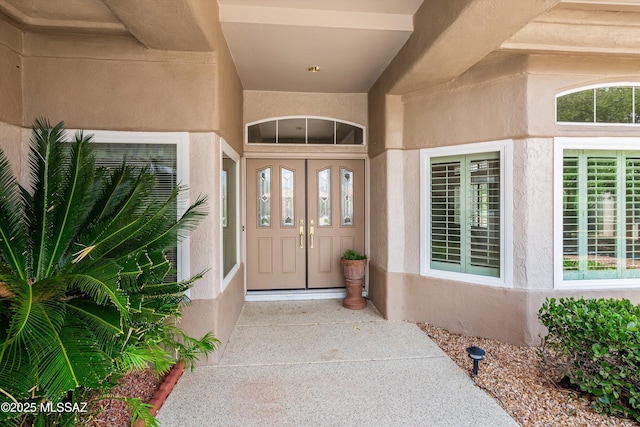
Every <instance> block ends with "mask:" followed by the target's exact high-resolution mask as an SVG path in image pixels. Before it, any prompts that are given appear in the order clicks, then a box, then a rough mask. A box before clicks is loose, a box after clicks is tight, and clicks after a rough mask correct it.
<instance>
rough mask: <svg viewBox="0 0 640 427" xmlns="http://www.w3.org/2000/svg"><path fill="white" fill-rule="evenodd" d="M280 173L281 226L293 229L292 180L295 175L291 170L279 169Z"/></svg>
mask: <svg viewBox="0 0 640 427" xmlns="http://www.w3.org/2000/svg"><path fill="white" fill-rule="evenodd" d="M280 173H281V175H282V182H281V188H280V194H281V196H280V197H281V201H282V215H281V216H282V226H283V227H293V226H294V225H295V224H294V223H293V222H294V219H295V209H294V194H295V192H294V189H295V188H294V179H295V175H294V172H293V171H292V170H289V169H286V168H281V169H280Z"/></svg>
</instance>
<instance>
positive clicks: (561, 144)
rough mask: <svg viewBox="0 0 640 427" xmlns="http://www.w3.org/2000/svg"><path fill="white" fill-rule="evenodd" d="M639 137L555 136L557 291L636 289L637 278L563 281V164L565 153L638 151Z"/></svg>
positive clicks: (554, 251)
mask: <svg viewBox="0 0 640 427" xmlns="http://www.w3.org/2000/svg"><path fill="white" fill-rule="evenodd" d="M639 147H640V138H636V137H628V138H627V137H558V138H554V147H553V161H554V164H553V175H554V177H555V179H554V183H553V187H554V188H553V193H554V197H553V253H554V257H553V258H554V259H553V271H554V274H553V276H554V287H555V288H557V289H608V290H610V289H617V288H638V287H640V278H629V279H578V280H575V279H574V280H565V279H564V267H563V250H562V248H563V242H562V233H563V225H564V224H563V219H562V213H563V208H562V202H563V200H562V193H563V179H564V178H563V163H564V151H565V150H591V151H595V150H601V151H637V152H638V153H640V149H639Z"/></svg>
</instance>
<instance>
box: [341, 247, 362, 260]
mask: <svg viewBox="0 0 640 427" xmlns="http://www.w3.org/2000/svg"><path fill="white" fill-rule="evenodd" d="M342 259H349V260H360V259H367V256H366V255H363V254H361V253H358V252H357V251H354V250H353V249H347V250H346V251H344V253H343V254H342Z"/></svg>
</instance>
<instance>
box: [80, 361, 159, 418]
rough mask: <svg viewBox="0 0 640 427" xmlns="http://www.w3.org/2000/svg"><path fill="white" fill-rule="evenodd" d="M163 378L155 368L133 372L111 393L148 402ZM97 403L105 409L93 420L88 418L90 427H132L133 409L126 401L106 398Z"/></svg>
mask: <svg viewBox="0 0 640 427" xmlns="http://www.w3.org/2000/svg"><path fill="white" fill-rule="evenodd" d="M161 383H162V379H158V378H157V377H156V372H155V370H153V369H147V370H145V371H141V372H132V373H129V374H127V375H125V376H124V377H122V379H121V380H120V383H119V385H118V386H116V387H115V388H113V389H112V390H111V394H112V395H114V396H121V397H139V398H140V399H142V401H144V402H148V401H149V400H151V398H152V397H153V395H154V393H155V392H156V390H157V389H158V387H160V384H161ZM97 405H98V406H99V407H102V408H103V410H102V411H101V412H100V413H99V414H98V416H97V418H95V419H93V420H86V425H88V426H90V427H130V426H131V410H130V409H129V408H128V407H127V405H126V403H124V402H122V401H120V400H113V399H104V400H100V401H99V402H98V403H97Z"/></svg>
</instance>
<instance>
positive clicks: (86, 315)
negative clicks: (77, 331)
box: [67, 298, 124, 357]
mask: <svg viewBox="0 0 640 427" xmlns="http://www.w3.org/2000/svg"><path fill="white" fill-rule="evenodd" d="M67 310H68V312H69V314H70V315H75V316H77V317H78V318H79V319H82V320H83V321H84V322H85V324H86V326H87V328H88V329H89V330H91V332H92V333H93V335H94V337H95V342H96V345H97V346H98V347H99V348H100V349H101V350H102V351H104V352H105V353H106V354H108V355H110V356H111V357H113V353H114V347H115V345H116V338H117V337H119V336H122V335H123V334H124V331H123V329H122V319H121V317H120V312H119V311H118V310H117V309H115V308H113V307H109V306H107V307H103V306H97V305H96V304H95V302H94V301H93V300H91V299H89V298H76V299H73V300H71V301H69V302H68V303H67ZM72 313H74V314H72Z"/></svg>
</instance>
